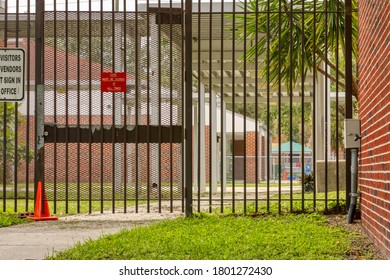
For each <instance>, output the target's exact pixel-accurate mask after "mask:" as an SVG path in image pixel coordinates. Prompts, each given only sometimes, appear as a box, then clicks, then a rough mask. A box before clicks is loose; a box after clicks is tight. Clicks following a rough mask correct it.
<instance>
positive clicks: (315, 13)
mask: <svg viewBox="0 0 390 280" xmlns="http://www.w3.org/2000/svg"><path fill="white" fill-rule="evenodd" d="M313 1H314V2H313V38H316V37H317V34H316V33H317V32H316V31H317V0H313ZM316 45H317V44H316V40H313V49H316V48H317V46H316ZM316 65H317V64H316V52H313V104H312V106H313V118H312V119H313V121H312V126H313V129H312V133H313V158H312V165H313V167H312V168H313V210H315V209H316V200H317V197H316V196H317V184H316V179H317V172H316V158H317V157H316V141H317V140H316V94H317V93H316V86H315V84H316V78H317V68H316Z"/></svg>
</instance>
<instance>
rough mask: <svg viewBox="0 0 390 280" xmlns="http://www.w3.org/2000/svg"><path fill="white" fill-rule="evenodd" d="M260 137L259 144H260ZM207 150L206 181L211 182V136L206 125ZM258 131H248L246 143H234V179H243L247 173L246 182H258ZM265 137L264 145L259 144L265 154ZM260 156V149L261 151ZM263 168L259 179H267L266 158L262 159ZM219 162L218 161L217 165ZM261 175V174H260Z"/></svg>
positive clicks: (236, 141)
mask: <svg viewBox="0 0 390 280" xmlns="http://www.w3.org/2000/svg"><path fill="white" fill-rule="evenodd" d="M260 137H261V136H259V137H258V141H259V145H260ZM205 138H206V139H205V143H206V144H205V151H206V164H205V166H206V167H205V168H206V182H209V178H210V165H209V164H210V150H209V149H210V144H209V143H210V136H209V126H206V127H205ZM255 140H256V133H255V132H247V133H246V145H244V144H245V142H244V140H235V145H234V149H235V151H234V156H235V166H234V169H235V171H234V179H235V180H237V181H243V180H244V176H245V175H246V182H247V183H255V182H256V158H255V156H256V141H255ZM265 141H266V140H265V138H264V137H263V139H262V142H261V143H262V146H261V147H260V146H259V149H261V155H263V156H264V155H265V148H266V147H265ZM226 145H227V146H228V145H230V143H226ZM245 153H246V169H245V170H244V160H245V158H244V155H245ZM259 156H260V151H259ZM261 161H262V162H261V169H262V172H261V174H262V178H259V180H264V179H265V177H264V176H265V164H266V159H265V158H262V159H261ZM218 164H219V162H218V163H217V165H218ZM217 176H218V178H219V177H220V174H218V175H217ZM259 176H260V174H259Z"/></svg>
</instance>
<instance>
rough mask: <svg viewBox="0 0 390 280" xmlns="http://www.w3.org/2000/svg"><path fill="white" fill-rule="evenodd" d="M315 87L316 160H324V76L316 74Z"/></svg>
mask: <svg viewBox="0 0 390 280" xmlns="http://www.w3.org/2000/svg"><path fill="white" fill-rule="evenodd" d="M315 87H316V104H315V109H316V120H315V122H316V127H315V131H314V133H315V136H316V137H315V141H316V160H324V159H325V141H324V140H325V76H324V75H322V74H318V77H317V82H316V84H315Z"/></svg>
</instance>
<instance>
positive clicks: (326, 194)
mask: <svg viewBox="0 0 390 280" xmlns="http://www.w3.org/2000/svg"><path fill="white" fill-rule="evenodd" d="M324 55H325V61H327V60H328V1H325V53H324ZM324 64H325V73H326V74H328V64H327V63H324ZM328 94H329V92H328V78H327V77H326V76H325V211H326V210H328V148H329V147H328V145H329V143H328V133H329V131H328V120H329V119H328V111H329V108H328Z"/></svg>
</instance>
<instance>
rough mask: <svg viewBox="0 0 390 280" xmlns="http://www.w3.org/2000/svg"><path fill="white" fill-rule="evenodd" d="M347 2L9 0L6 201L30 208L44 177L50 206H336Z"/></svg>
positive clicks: (350, 16) (349, 105)
mask: <svg viewBox="0 0 390 280" xmlns="http://www.w3.org/2000/svg"><path fill="white" fill-rule="evenodd" d="M0 2H1V1H0ZM45 2H46V3H45ZM354 8H356V1H355V0H352V1H351V0H345V1H344V0H339V1H330V0H329V1H325V0H324V1H323V0H313V1H303V0H294V1H287V0H280V1H279V0H241V1H234V0H232V1H223V0H221V1H212V0H207V1H206V0H199V1H189V0H170V1H161V0H138V1H137V0H135V1H130V2H129V1H116V0H112V1H111V0H110V1H103V0H90V1H70V0H55V1H50V3H49V1H38V0H37V1H23V0H15V1H7V0H5V1H3V3H2V4H1V5H0V9H1V10H0V18H1V19H0V47H4V48H23V49H24V50H25V53H26V65H25V72H26V75H25V76H26V81H25V85H26V92H25V98H24V100H22V101H21V102H2V104H0V115H1V120H0V138H1V144H0V145H1V146H0V150H1V151H0V155H1V159H0V165H1V166H0V169H1V175H0V178H1V188H2V192H1V194H0V197H1V201H0V206H1V208H2V211H14V212H24V211H32V209H33V207H34V196H35V189H36V185H37V182H38V181H43V182H44V186H45V190H46V194H47V198H48V200H49V202H50V207H51V209H52V211H53V212H54V213H80V212H93V211H100V212H104V211H110V212H143V211H145V212H155V211H158V212H163V211H170V212H175V211H180V212H186V213H187V214H189V213H191V212H192V211H217V212H262V211H265V212H267V211H275V212H282V211H310V210H314V209H325V210H328V209H330V208H333V207H336V208H337V209H341V206H343V205H344V204H345V201H347V200H348V195H347V193H348V188H349V187H348V186H349V179H348V178H349V177H350V176H349V168H346V166H349V162H350V156H349V152H348V151H346V150H345V149H344V148H343V138H342V135H343V119H344V118H345V117H352V113H353V109H354V106H353V99H352V98H353V96H355V97H357V95H356V89H357V82H356V73H355V71H354V70H353V66H352V65H353V61H354V58H355V57H356V55H357V54H356V52H357V51H356V44H354V42H355V40H356V36H357V34H356V33H357V29H356V28H357V12H356V10H355V9H354ZM355 43H356V42H355ZM103 72H112V73H115V72H125V73H126V92H104V91H102V89H101V73H103ZM39 85H43V90H41V91H40V90H39ZM40 101H42V102H40ZM39 114H41V115H42V117H41V118H40V117H39ZM42 139H44V145H42V143H43V142H42Z"/></svg>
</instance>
